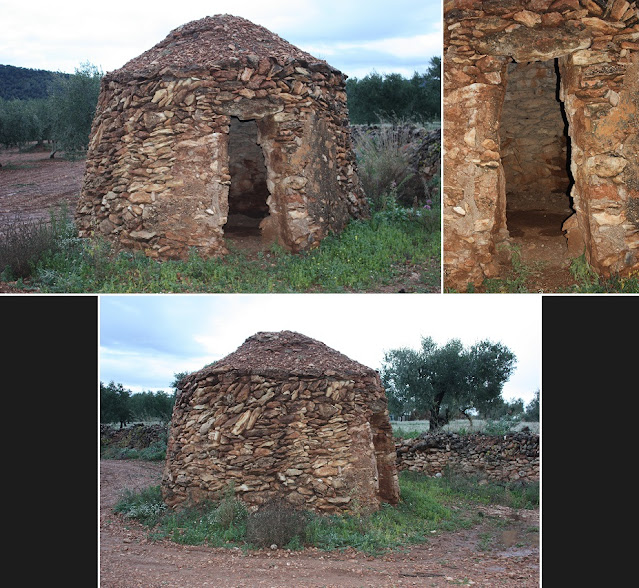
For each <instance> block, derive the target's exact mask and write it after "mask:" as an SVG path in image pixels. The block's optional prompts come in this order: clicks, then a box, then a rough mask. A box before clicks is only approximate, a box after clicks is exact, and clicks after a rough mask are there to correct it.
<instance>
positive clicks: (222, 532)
mask: <svg viewBox="0 0 639 588" xmlns="http://www.w3.org/2000/svg"><path fill="white" fill-rule="evenodd" d="M399 478H400V488H401V495H402V500H401V502H400V503H399V504H398V505H397V506H391V505H383V507H382V508H381V509H380V510H379V511H377V512H374V513H366V512H364V511H363V510H357V509H354V511H353V512H352V513H351V514H346V515H318V514H315V513H312V512H302V511H299V510H295V509H292V510H293V511H294V512H295V516H294V517H293V519H294V520H293V523H294V524H292V523H291V517H281V516H275V511H273V510H272V508H271V507H270V506H267V507H265V508H264V509H261V510H257V511H256V512H251V511H250V510H249V509H247V508H246V507H245V506H244V504H243V503H242V502H241V501H239V500H238V499H237V498H235V496H234V493H233V492H232V491H227V492H225V493H223V494H222V495H221V496H220V498H219V500H217V501H212V502H207V503H202V504H199V505H197V506H192V507H187V508H183V509H181V510H179V511H173V510H171V509H168V508H166V506H165V505H164V503H163V502H162V497H161V492H160V486H154V487H151V488H148V489H146V490H144V491H142V492H127V493H126V494H125V495H124V497H123V498H122V499H121V500H120V501H119V502H118V504H117V505H116V506H115V509H114V510H115V511H116V512H119V513H121V514H122V515H123V516H124V517H125V518H130V519H134V520H137V521H139V522H141V523H142V524H144V525H146V526H147V527H149V536H150V538H151V539H154V540H159V539H169V540H171V541H174V542H176V543H182V544H190V545H202V544H206V545H210V546H213V547H239V548H241V549H255V548H263V547H269V546H270V545H272V544H275V545H277V547H279V548H287V549H300V548H304V547H315V548H319V549H322V550H343V549H346V548H355V549H357V550H359V551H363V552H365V553H368V554H372V555H379V554H382V553H384V552H385V551H387V550H389V549H401V548H403V547H407V546H409V545H415V544H420V543H426V542H428V539H429V537H432V536H433V535H434V534H436V533H439V532H442V531H455V530H458V529H462V528H470V527H472V526H473V525H475V524H477V523H479V522H481V521H482V518H483V515H481V514H478V512H477V509H476V505H478V504H480V505H486V504H500V505H504V506H510V507H513V508H526V509H532V508H536V507H538V506H539V485H538V484H513V483H497V482H486V483H482V484H480V483H479V480H478V479H477V478H468V477H465V476H460V475H458V474H455V473H453V472H446V474H445V475H444V476H442V477H441V478H431V477H428V476H426V475H424V474H421V473H416V472H402V473H401V474H400V476H399ZM269 508H271V510H270V511H269ZM289 514H290V513H289ZM264 522H267V523H268V525H267V526H268V527H269V533H268V534H266V533H265V534H264V535H261V534H260V533H257V534H255V533H253V535H251V532H249V531H250V529H251V528H252V527H253V528H255V527H259V528H260V529H262V530H263V529H264ZM267 535H268V536H267ZM274 538H275V539H274ZM251 539H252V541H251ZM278 541H279V543H278ZM285 541H286V542H285ZM271 542H272V543H271Z"/></svg>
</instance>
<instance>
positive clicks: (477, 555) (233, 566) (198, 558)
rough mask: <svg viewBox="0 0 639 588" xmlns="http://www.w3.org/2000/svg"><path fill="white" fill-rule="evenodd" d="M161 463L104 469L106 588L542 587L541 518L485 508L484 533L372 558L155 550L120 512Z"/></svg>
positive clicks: (444, 537) (349, 553) (110, 463)
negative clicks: (127, 495)
mask: <svg viewBox="0 0 639 588" xmlns="http://www.w3.org/2000/svg"><path fill="white" fill-rule="evenodd" d="M162 467H163V464H161V463H155V462H142V461H137V460H135V461H133V460H129V461H127V460H101V461H100V586H101V587H102V588H129V587H145V588H150V587H160V586H166V587H180V588H188V587H201V586H217V587H220V586H223V587H235V586H237V587H240V586H241V587H247V586H269V587H285V588H289V587H293V586H294V587H296V588H298V587H299V588H306V587H309V588H310V587H320V586H324V587H339V588H342V587H344V588H348V587H355V586H384V587H390V586H422V587H431V586H432V587H441V586H455V585H457V586H459V585H461V586H471V585H472V586H481V587H484V586H486V587H488V586H517V587H522V588H527V587H533V586H535V587H536V586H538V585H539V544H538V541H539V535H538V532H536V531H531V529H534V528H538V526H539V511H538V510H534V511H531V510H517V511H515V510H513V509H510V508H507V507H502V506H479V507H477V508H478V509H480V510H481V511H482V513H483V515H484V520H485V522H483V523H482V524H480V525H478V526H476V527H473V528H472V529H467V530H462V531H457V532H442V533H439V532H438V533H436V534H434V535H433V537H432V538H430V540H429V541H428V543H426V544H424V545H421V546H417V547H413V548H411V549H408V550H403V551H395V552H389V553H388V554H387V555H383V556H381V557H371V556H368V555H366V554H363V553H360V552H358V551H356V550H354V549H348V550H346V551H345V552H341V553H340V552H325V551H320V550H318V549H305V550H303V551H288V550H283V549H277V550H274V551H271V550H259V551H247V552H243V551H242V550H240V549H223V548H211V547H207V546H202V545H200V546H184V545H178V544H175V543H172V542H170V541H165V540H163V541H155V542H153V541H149V540H148V538H147V531H146V530H145V528H144V527H142V526H141V525H139V524H138V523H136V522H133V521H130V520H127V519H124V518H123V517H122V516H121V515H119V514H116V513H114V512H113V510H112V508H113V506H114V505H115V503H116V502H117V501H118V499H119V497H120V495H121V493H122V491H123V490H124V489H125V488H129V489H138V490H139V489H142V488H145V487H148V486H153V485H156V484H158V483H159V481H160V478H161V475H162Z"/></svg>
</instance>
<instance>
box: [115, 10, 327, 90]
mask: <svg viewBox="0 0 639 588" xmlns="http://www.w3.org/2000/svg"><path fill="white" fill-rule="evenodd" d="M267 58H268V59H270V60H273V61H275V62H276V63H278V64H279V65H280V66H284V65H288V64H290V63H292V62H298V63H299V64H300V65H301V66H302V67H304V66H310V69H311V70H314V71H327V70H329V71H332V72H336V73H338V72H337V70H336V69H334V68H332V67H331V66H330V65H328V64H327V63H326V62H325V61H323V60H320V59H317V58H316V57H313V56H312V55H311V54H310V53H306V52H305V51H302V50H301V49H299V48H297V47H295V46H294V45H291V44H290V43H289V42H288V41H285V40H284V39H282V38H281V37H279V36H278V35H276V34H274V33H272V32H271V31H269V30H268V29H266V28H264V27H262V26H260V25H256V24H254V23H252V22H251V21H249V20H247V19H245V18H241V17H239V16H232V15H230V14H217V15H215V16H207V17H205V18H202V19H200V20H194V21H192V22H189V23H187V24H184V25H182V26H180V27H178V28H176V29H174V30H173V31H171V32H170V33H169V35H168V36H167V37H166V38H165V39H164V40H163V41H161V42H159V43H158V44H157V45H155V46H154V47H152V48H151V49H149V50H148V51H145V52H144V53H142V55H140V56H139V57H136V58H134V59H131V60H130V61H129V62H127V63H126V64H125V65H124V66H122V67H121V68H120V69H118V70H114V71H112V72H110V73H109V74H108V76H109V77H111V78H120V77H136V78H151V77H154V76H156V75H165V74H167V73H168V74H172V75H194V74H196V73H197V72H203V71H206V70H211V69H217V68H225V67H229V66H233V67H234V68H237V67H239V66H247V67H252V68H257V67H258V66H259V64H260V60H261V61H262V62H264V60H265V59H267Z"/></svg>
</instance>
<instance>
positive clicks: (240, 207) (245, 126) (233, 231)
mask: <svg viewBox="0 0 639 588" xmlns="http://www.w3.org/2000/svg"><path fill="white" fill-rule="evenodd" d="M228 154H229V173H230V175H231V186H230V188H229V214H228V220H227V223H226V225H224V233H225V234H226V235H231V236H233V235H237V236H253V235H255V236H259V235H260V228H259V225H260V222H261V221H262V220H263V219H264V218H265V217H266V216H268V214H269V208H268V204H267V203H266V199H267V198H268V196H269V191H268V187H267V185H266V164H265V161H264V153H263V152H262V148H261V147H260V145H259V144H258V129H257V122H256V121H255V120H246V121H243V120H240V119H239V118H237V117H234V116H232V117H231V124H230V131H229V145H228Z"/></svg>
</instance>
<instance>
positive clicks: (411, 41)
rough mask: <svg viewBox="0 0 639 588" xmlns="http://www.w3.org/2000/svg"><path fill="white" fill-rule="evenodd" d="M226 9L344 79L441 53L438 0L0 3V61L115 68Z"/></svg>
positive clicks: (407, 67)
mask: <svg viewBox="0 0 639 588" xmlns="http://www.w3.org/2000/svg"><path fill="white" fill-rule="evenodd" d="M215 14H233V15H235V16H242V17H244V18H247V19H248V20H250V21H252V22H254V23H256V24H259V25H262V26H264V27H266V28H267V29H269V30H271V31H272V32H274V33H276V34H277V35H279V36H280V37H282V38H284V39H286V40H287V41H289V42H290V43H292V44H293V45H296V46H297V47H299V48H300V49H303V50H305V51H307V52H309V53H311V54H312V55H314V56H315V57H318V58H320V59H325V60H326V61H327V62H328V63H329V64H330V65H332V66H333V67H336V68H338V69H340V70H341V71H343V72H344V73H345V74H347V75H348V76H350V77H357V78H362V77H364V76H365V75H366V74H368V73H370V72H371V71H373V70H375V71H377V72H378V73H393V72H398V73H401V74H402V75H404V76H406V77H410V76H412V74H413V72H414V71H418V72H419V73H424V72H425V71H426V69H427V67H428V62H429V60H430V58H431V57H433V56H440V55H441V51H442V3H441V0H392V1H389V0H348V1H345V0H273V1H271V2H265V1H264V0H188V1H186V2H174V3H166V2H158V1H157V0H156V1H153V2H151V1H148V0H137V1H135V2H132V1H131V0H110V1H109V2H87V1H86V0H65V1H63V2H55V1H52V0H30V1H29V2H21V1H19V0H0V24H1V25H2V26H1V29H2V32H1V34H0V64H3V65H14V66H19V67H28V68H33V69H47V70H53V71H64V72H69V73H73V72H74V71H75V69H76V68H77V67H78V66H79V65H80V64H81V63H83V62H87V61H88V62H90V63H92V64H93V65H96V66H98V67H99V68H101V69H102V70H103V71H104V72H107V71H111V70H113V69H117V68H119V67H121V66H123V65H124V64H125V63H126V62H127V61H129V60H130V59H133V58H134V57H137V56H138V55H140V54H141V53H143V52H144V51H146V50H147V49H150V48H151V47H153V46H154V45H155V44H156V43H158V42H160V41H161V40H162V39H164V38H165V37H166V36H167V35H168V34H169V32H170V31H172V30H173V29H175V28H176V27H178V26H180V25H183V24H185V23H187V22H190V21H192V20H198V19H200V18H203V17H205V16H213V15H215Z"/></svg>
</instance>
